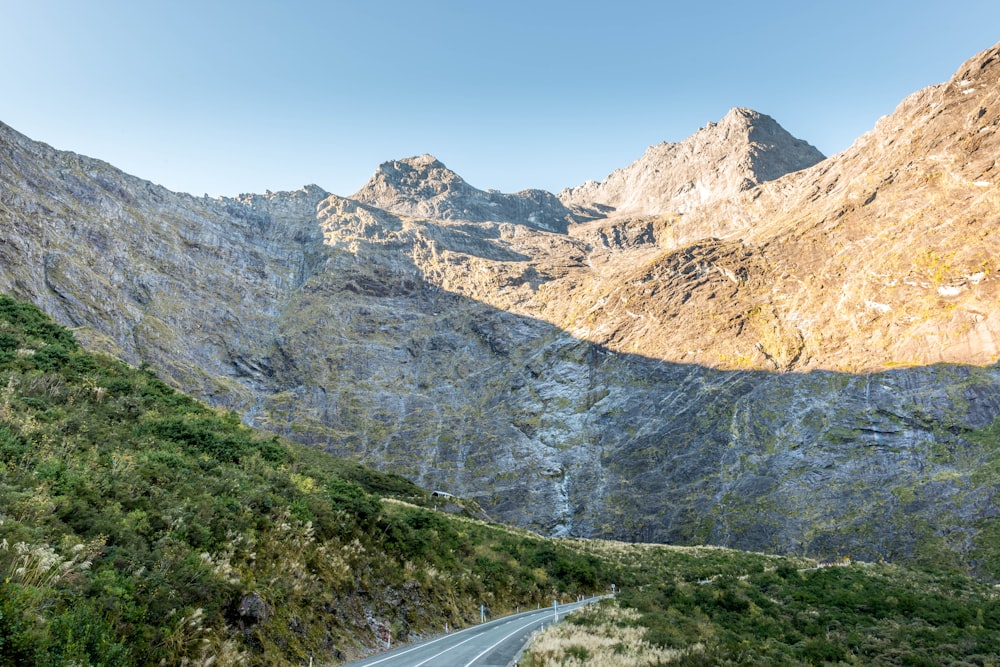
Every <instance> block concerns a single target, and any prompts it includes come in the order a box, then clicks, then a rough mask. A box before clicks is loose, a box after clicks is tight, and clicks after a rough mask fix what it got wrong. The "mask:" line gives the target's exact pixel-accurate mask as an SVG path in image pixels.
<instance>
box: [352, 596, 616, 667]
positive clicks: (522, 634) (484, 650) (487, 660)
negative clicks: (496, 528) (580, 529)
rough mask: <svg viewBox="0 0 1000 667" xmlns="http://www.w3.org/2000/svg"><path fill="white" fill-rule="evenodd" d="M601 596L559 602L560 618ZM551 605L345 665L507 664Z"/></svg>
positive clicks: (547, 619)
mask: <svg viewBox="0 0 1000 667" xmlns="http://www.w3.org/2000/svg"><path fill="white" fill-rule="evenodd" d="M598 599H600V598H589V599H587V600H584V601H583V602H575V603H573V604H565V605H563V604H561V605H559V619H560V620H561V619H562V618H563V617H564V616H565V615H566V614H568V613H569V612H571V611H574V610H576V609H579V608H580V607H582V606H583V605H586V604H590V603H592V602H594V601H596V600H598ZM555 616H556V614H555V611H554V610H553V609H552V607H549V608H547V609H540V610H538V611H528V612H524V613H521V614H516V615H514V616H505V617H503V618H498V619H497V620H495V621H490V622H488V623H483V624H481V625H474V626H472V627H471V628H466V629H465V630H460V631H458V632H453V633H451V634H450V635H443V636H441V637H437V638H435V639H430V640H428V641H425V642H421V643H419V644H409V645H407V646H402V647H400V648H398V649H395V650H393V651H388V652H386V653H380V654H378V655H375V656H372V657H371V658H367V659H365V660H360V661H358V662H352V663H349V664H347V665H345V666H344V667H374V666H375V665H378V667H424V666H426V667H507V665H509V664H510V662H511V661H512V660H513V659H514V656H515V655H517V652H518V651H520V650H521V648H522V647H523V646H524V645H525V644H526V643H527V641H528V639H530V638H531V633H532V632H534V631H535V630H537V629H539V628H540V627H541V626H542V625H543V624H544V625H545V626H546V627H548V626H549V625H551V624H552V622H553V621H554V620H555Z"/></svg>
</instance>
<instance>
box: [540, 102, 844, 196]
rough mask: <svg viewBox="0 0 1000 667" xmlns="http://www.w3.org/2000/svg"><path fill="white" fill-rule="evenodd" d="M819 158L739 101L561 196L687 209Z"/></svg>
mask: <svg viewBox="0 0 1000 667" xmlns="http://www.w3.org/2000/svg"><path fill="white" fill-rule="evenodd" d="M823 159H824V156H823V154H822V153H820V152H819V151H818V150H817V149H816V148H815V147H813V146H811V145H810V144H808V143H807V142H805V141H803V140H801V139H797V138H795V137H793V136H792V135H791V134H789V133H788V132H787V131H786V130H785V129H784V128H783V127H781V125H779V124H778V123H777V122H776V121H775V120H774V119H773V118H771V117H770V116H767V115H765V114H762V113H759V112H757V111H754V110H752V109H745V108H739V107H737V108H734V109H731V110H730V111H729V112H728V113H727V114H726V115H725V116H723V118H722V119H721V120H720V121H719V122H717V123H714V122H710V123H708V124H707V125H706V126H705V127H703V128H701V129H700V130H698V131H697V132H696V133H695V134H693V135H691V136H690V137H688V138H687V139H685V140H683V141H681V142H678V143H668V142H664V143H661V144H657V145H655V146H650V147H649V148H648V149H647V150H646V152H645V154H643V156H642V157H641V158H639V159H638V160H636V161H635V162H634V163H632V164H631V165H629V166H628V167H625V168H623V169H618V170H616V171H614V172H612V173H611V174H610V175H609V176H608V177H607V178H606V179H605V180H604V181H602V182H600V183H598V182H595V181H589V182H587V183H584V184H583V185H581V186H579V187H575V188H567V189H566V190H563V191H562V192H561V193H559V199H560V200H561V201H562V202H563V203H564V204H566V205H567V206H570V207H572V208H575V209H577V210H583V211H602V212H606V211H607V209H608V208H613V209H615V210H616V211H617V212H619V213H627V214H631V215H658V214H663V213H672V212H677V213H686V212H689V211H691V210H694V209H696V208H699V207H701V206H704V205H705V204H709V203H711V202H714V201H718V200H720V199H726V198H728V197H732V196H734V195H736V194H737V193H739V192H741V191H743V190H747V189H750V188H752V187H754V186H756V185H759V184H760V183H763V182H765V181H770V180H774V179H776V178H780V177H781V176H784V175H785V174H787V173H790V172H793V171H798V170H800V169H805V168H806V167H811V166H812V165H814V164H816V163H817V162H820V161H821V160H823Z"/></svg>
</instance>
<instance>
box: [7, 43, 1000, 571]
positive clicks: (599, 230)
mask: <svg viewBox="0 0 1000 667" xmlns="http://www.w3.org/2000/svg"><path fill="white" fill-rule="evenodd" d="M998 94H1000V51H998V49H997V48H996V47H994V48H993V49H991V50H989V51H987V52H984V53H982V54H979V55H977V56H975V57H973V58H972V59H970V60H969V61H968V62H967V63H965V64H963V65H962V67H961V68H960V69H959V70H958V72H957V73H956V74H955V76H954V77H953V78H952V79H951V80H950V81H948V82H945V83H942V84H940V85H938V86H934V87H931V88H928V89H926V90H923V91H919V92H917V93H914V94H913V95H912V96H910V97H909V98H907V99H906V100H904V101H903V102H902V103H901V104H900V106H899V107H898V108H897V109H896V111H895V112H894V113H892V114H891V115H889V116H886V117H885V118H883V119H882V120H881V121H880V122H879V123H878V125H877V126H876V127H875V128H874V129H873V130H872V131H871V132H869V133H868V134H866V135H864V136H863V137H861V138H859V139H858V141H857V142H856V143H855V144H854V145H853V146H852V147H851V148H850V149H848V150H847V151H844V152H843V153H840V154H838V155H835V156H832V157H829V158H824V157H823V156H822V155H821V154H820V153H819V152H818V151H816V149H814V148H813V147H811V146H810V145H809V144H807V143H806V142H804V141H802V140H799V139H796V138H794V137H791V135H788V133H786V132H785V131H784V130H783V129H781V127H780V126H779V125H778V124H777V123H776V122H775V121H774V120H773V119H771V118H769V117H767V116H765V115H763V114H760V113H758V112H755V111H751V110H748V109H734V110H733V111H731V112H730V113H729V114H727V115H726V116H725V117H724V118H722V119H720V120H719V121H718V122H717V123H709V124H708V125H706V126H705V127H704V128H702V129H700V130H698V132H696V133H695V134H694V135H692V137H690V138H689V139H686V140H684V141H682V142H678V143H674V144H661V145H658V146H654V147H652V148H650V149H649V150H648V151H646V153H645V154H644V155H643V156H642V157H641V158H639V160H637V161H636V162H635V163H633V164H632V165H630V166H628V167H625V168H623V169H619V170H617V171H614V172H612V173H611V174H609V176H608V177H607V178H606V179H605V180H604V181H602V182H601V183H587V184H583V185H581V186H578V187H575V188H569V189H567V190H565V191H563V192H562V193H559V194H558V195H556V194H551V193H547V192H543V191H538V190H529V191H525V192H520V193H514V194H504V193H498V192H495V191H483V190H478V189H477V188H474V187H472V186H471V185H469V184H468V183H466V182H465V181H464V180H462V179H461V177H459V176H458V175H457V174H455V173H454V172H452V171H450V170H448V169H447V167H445V166H444V165H443V164H442V163H441V162H440V161H438V160H436V159H435V158H433V157H432V156H426V155H425V156H419V157H414V158H407V159H402V160H396V161H390V162H386V163H384V164H383V165H381V166H380V167H378V169H377V171H376V173H375V174H374V176H373V177H372V179H371V181H370V182H369V183H368V184H367V185H366V186H364V187H363V188H362V189H361V190H360V191H359V192H357V193H355V194H353V195H350V196H346V197H343V196H338V195H334V194H331V193H328V192H326V191H324V190H323V189H322V188H320V187H318V186H315V185H309V186H306V187H304V188H303V189H301V190H299V191H295V192H279V193H271V192H267V193H264V194H255V195H251V194H247V195H241V196H239V197H235V198H219V199H211V198H207V197H203V198H196V197H192V196H189V195H184V194H178V193H173V192H170V191H168V190H166V189H164V188H162V187H159V186H157V185H154V184H152V183H149V182H147V181H143V180H141V179H139V178H136V177H134V176H130V175H128V174H125V173H123V172H121V171H119V170H117V169H115V168H114V167H112V166H111V165H108V164H106V163H103V162H100V161H98V160H94V159H91V158H86V157H82V156H78V155H75V154H72V153H67V152H62V151H58V150H55V149H52V148H50V147H48V146H46V145H44V144H41V143H38V142H35V141H33V140H31V139H28V138H27V137H24V136H22V135H20V134H18V133H17V132H16V131H14V130H13V129H12V128H9V127H7V126H5V125H0V224H2V229H3V233H2V236H0V291H2V292H4V293H7V294H10V295H12V296H14V297H16V298H18V299H23V300H27V301H30V302H32V303H34V304H36V305H37V306H39V307H40V308H41V309H43V310H44V311H45V312H47V313H49V314H51V315H52V316H53V317H54V318H55V319H56V320H57V321H58V322H60V323H61V324H63V325H65V326H67V327H70V328H71V329H72V330H73V332H74V334H75V336H76V337H77V339H78V340H80V341H81V342H82V344H83V345H84V346H85V347H86V348H87V349H90V350H95V351H101V352H105V353H108V354H111V355H113V356H115V357H118V358H121V359H124V360H125V361H128V362H129V363H131V364H133V365H136V366H141V365H146V366H148V367H150V368H152V369H155V370H156V372H157V373H160V374H161V375H162V376H163V377H164V378H165V379H166V380H167V381H168V382H169V383H170V384H172V385H173V386H175V387H177V388H180V389H182V390H184V391H185V392H188V393H190V394H192V395H193V396H195V397H198V398H200V399H203V400H205V401H207V402H208V403H210V404H212V405H214V406H216V407H219V408H223V409H227V410H232V411H234V412H236V413H237V414H239V415H240V417H241V418H242V420H243V421H244V422H245V423H246V424H248V425H251V426H255V427H259V428H262V429H265V430H267V431H270V432H272V433H276V434H279V435H281V436H284V437H288V438H289V439H292V440H295V441H298V442H300V443H303V444H306V445H310V446H312V447H315V448H318V449H321V450H324V451H326V452H329V453H331V454H334V455H337V456H341V457H346V458H349V459H352V460H355V461H360V462H364V463H366V464H368V465H372V466H375V467H377V468H379V469H381V470H383V471H391V472H393V473H396V474H399V475H403V476H404V477H406V478H408V479H409V480H412V481H413V482H415V483H416V484H418V485H420V486H422V487H424V488H426V489H440V490H444V491H446V492H448V493H453V494H456V495H458V496H461V497H465V498H468V499H471V500H474V501H476V502H477V503H478V504H479V505H480V506H481V507H482V508H483V509H484V510H485V512H486V513H487V514H488V515H489V516H491V517H493V518H495V519H498V520H502V521H504V522H507V523H510V524H513V525H517V526H520V527H524V528H528V529H531V530H533V531H537V532H539V533H542V534H544V535H550V536H571V537H603V538H614V539H619V540H626V541H643V542H667V543H675V544H711V545H720V546H727V547H735V548H740V549H748V550H755V551H766V552H771V553H781V554H794V555H803V556H810V557H815V558H836V557H841V556H851V557H854V558H858V559H863V560H880V559H881V560H891V561H903V562H917V563H941V562H957V563H959V564H960V566H959V567H960V568H961V569H963V570H966V571H968V572H974V573H976V574H978V575H981V576H987V577H993V578H996V577H1000V550H998V548H997V545H996V535H997V531H998V530H1000V519H998V512H997V509H996V495H997V489H998V483H1000V453H998V447H1000V435H998V434H1000V421H998V419H997V416H998V415H1000V368H998V367H997V365H996V363H997V360H998V357H1000V353H998V336H1000V319H998V318H1000V315H998V313H1000V308H998V307H997V305H998V300H1000V294H998V282H997V275H998V267H997V266H996V261H997V260H996V258H997V257H998V256H1000V247H998V246H1000V237H998V231H997V230H998V225H997V222H998V217H1000V191H998V181H997V165H996V156H997V155H998V154H1000V139H998V137H997V131H998V128H1000V104H998V103H997V102H998V99H997V97H998Z"/></svg>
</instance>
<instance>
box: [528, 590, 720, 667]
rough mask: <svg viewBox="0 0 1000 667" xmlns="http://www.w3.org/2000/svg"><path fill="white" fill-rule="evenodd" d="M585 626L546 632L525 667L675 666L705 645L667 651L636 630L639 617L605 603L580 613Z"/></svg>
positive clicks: (569, 625)
mask: <svg viewBox="0 0 1000 667" xmlns="http://www.w3.org/2000/svg"><path fill="white" fill-rule="evenodd" d="M578 614H580V615H581V616H583V617H584V618H582V619H580V620H583V621H585V624H583V625H581V624H578V623H572V622H570V623H563V624H560V625H556V626H554V627H551V628H549V629H548V630H546V631H544V632H543V633H542V634H541V635H539V636H538V638H537V639H536V640H535V641H534V642H533V643H532V645H531V648H530V649H529V650H528V651H527V653H526V654H525V656H524V660H523V661H522V663H521V664H522V665H524V666H525V667H549V666H552V665H559V666H560V667H647V666H652V665H663V664H668V663H671V662H674V661H676V660H678V659H680V658H682V657H684V656H686V655H689V654H691V653H693V652H697V651H702V650H703V649H704V647H703V646H702V645H701V644H693V645H692V646H690V647H688V648H686V649H664V648H658V647H655V646H653V645H651V644H650V643H649V642H647V641H646V640H645V639H644V635H645V634H646V629H645V628H641V627H636V626H635V625H634V624H635V621H636V620H637V619H638V618H639V613H638V612H636V611H634V610H631V609H622V608H620V607H618V605H616V604H613V603H605V604H602V605H599V606H597V607H590V608H588V609H585V610H583V611H580V612H578Z"/></svg>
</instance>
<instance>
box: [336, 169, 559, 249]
mask: <svg viewBox="0 0 1000 667" xmlns="http://www.w3.org/2000/svg"><path fill="white" fill-rule="evenodd" d="M350 199H353V200H355V201H358V202H361V203H363V204H367V205H369V206H374V207H377V208H381V209H384V210H386V211H389V212H391V213H395V214H396V215H407V216H413V217H423V218H434V219H438V220H466V221H469V222H512V223H517V224H525V225H528V226H530V227H537V228H540V229H545V230H548V231H557V232H564V231H566V225H567V220H568V218H569V215H570V213H569V210H568V209H566V208H565V207H564V206H563V205H562V203H561V202H560V201H559V200H558V199H557V198H556V196H555V195H553V194H552V193H549V192H545V191H542V190H525V191H524V192H519V193H516V194H503V193H501V192H497V191H495V190H489V191H483V190H480V189H478V188H475V187H473V186H471V185H469V184H468V183H466V182H465V180H464V179H462V177H461V176H459V175H458V174H456V173H455V172H454V171H452V170H451V169H449V168H448V167H446V166H445V164H444V163H443V162H441V161H440V160H438V159H437V158H436V157H434V156H433V155H429V154H424V155H418V156H414V157H408V158H403V159H401V160H391V161H389V162H383V163H382V164H381V165H379V167H378V169H377V170H376V171H375V174H374V175H373V176H372V177H371V179H369V181H368V183H366V184H365V186H364V187H362V188H361V189H360V190H358V191H357V192H355V193H354V194H353V195H351V197H350Z"/></svg>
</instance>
